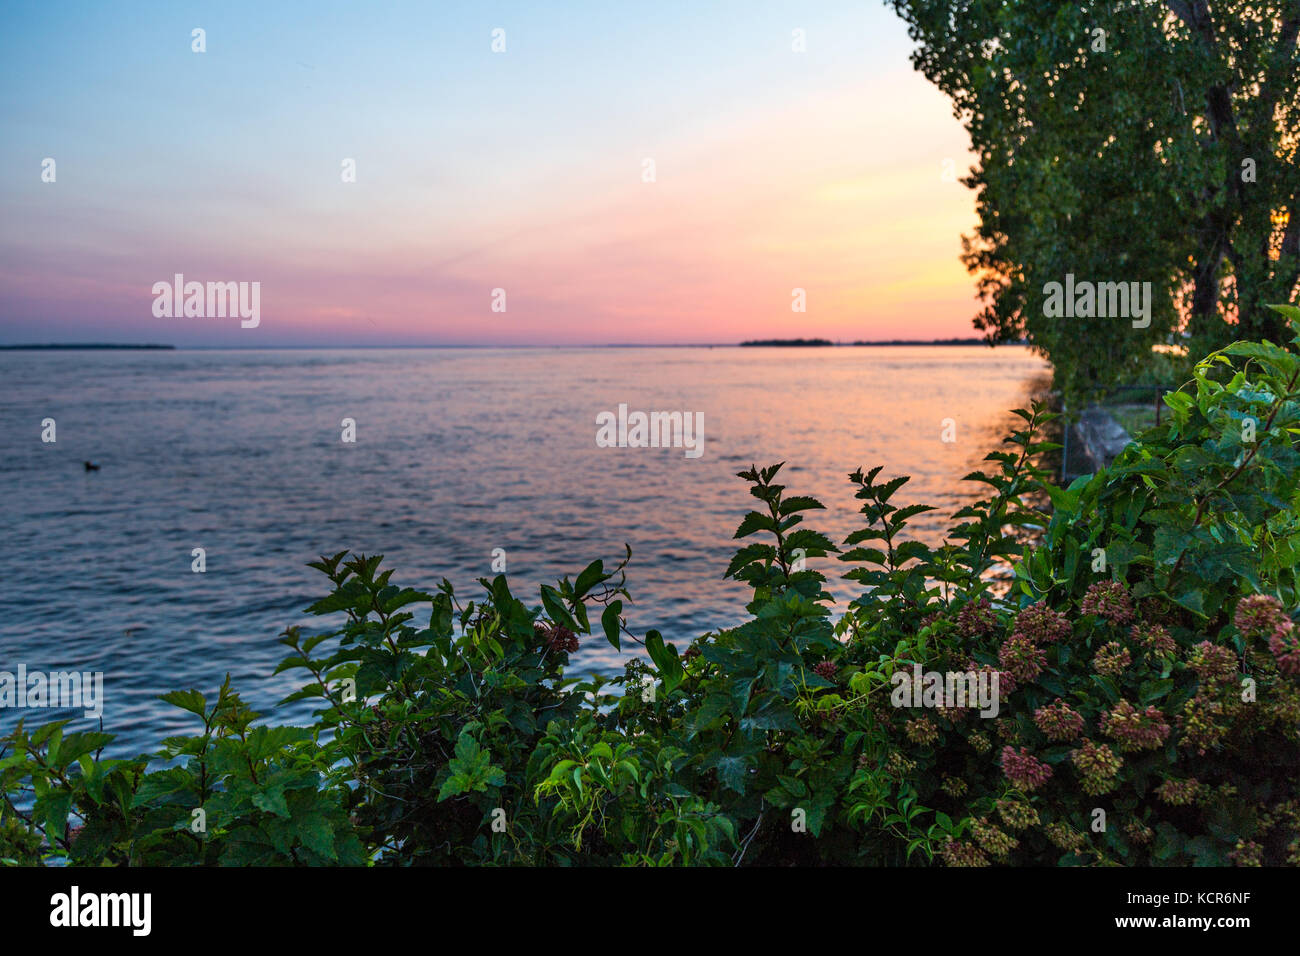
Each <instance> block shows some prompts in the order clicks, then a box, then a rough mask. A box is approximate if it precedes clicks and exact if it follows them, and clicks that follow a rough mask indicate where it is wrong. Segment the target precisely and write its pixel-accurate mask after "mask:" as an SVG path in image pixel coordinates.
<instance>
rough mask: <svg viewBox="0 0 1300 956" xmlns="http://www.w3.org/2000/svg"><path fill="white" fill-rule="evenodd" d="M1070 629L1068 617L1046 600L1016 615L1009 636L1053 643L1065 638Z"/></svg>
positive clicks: (1035, 641)
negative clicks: (1054, 609) (1049, 604)
mask: <svg viewBox="0 0 1300 956" xmlns="http://www.w3.org/2000/svg"><path fill="white" fill-rule="evenodd" d="M1072 630H1073V629H1072V628H1071V626H1070V619H1069V618H1068V617H1066V616H1065V615H1064V614H1062V613H1060V612H1059V611H1053V610H1052V609H1051V608H1050V607H1048V606H1047V602H1046V601H1039V602H1038V603H1037V604H1031V605H1029V607H1027V608H1024V609H1022V610H1021V612H1020V613H1019V614H1017V615H1016V624H1015V627H1014V628H1012V631H1011V636H1012V637H1013V638H1016V637H1021V638H1024V639H1025V640H1027V641H1029V642H1030V643H1032V644H1055V643H1057V642H1058V641H1064V640H1065V639H1067V638H1068V637H1069V636H1070V634H1071V633H1072Z"/></svg>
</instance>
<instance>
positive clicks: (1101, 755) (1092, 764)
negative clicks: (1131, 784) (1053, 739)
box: [1070, 740, 1123, 797]
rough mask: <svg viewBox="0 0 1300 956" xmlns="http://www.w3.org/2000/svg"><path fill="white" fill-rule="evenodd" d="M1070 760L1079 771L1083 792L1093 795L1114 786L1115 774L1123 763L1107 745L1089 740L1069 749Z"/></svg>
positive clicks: (1104, 791)
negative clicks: (1076, 748) (1073, 748)
mask: <svg viewBox="0 0 1300 956" xmlns="http://www.w3.org/2000/svg"><path fill="white" fill-rule="evenodd" d="M1070 760H1071V761H1072V762H1073V763H1074V767H1075V769H1076V770H1078V771H1079V779H1080V783H1081V786H1082V787H1083V792H1084V793H1086V794H1088V795H1089V796H1094V797H1095V796H1097V795H1098V794H1102V793H1106V792H1107V791H1109V790H1111V789H1112V788H1113V787H1114V786H1115V776H1116V775H1117V774H1118V773H1119V768H1120V766H1121V765H1122V764H1123V761H1121V760H1120V758H1119V757H1117V756H1115V754H1114V753H1113V752H1112V751H1111V749H1110V748H1109V747H1107V746H1106V745H1105V744H1098V743H1094V742H1093V741H1091V740H1085V741H1084V742H1083V745H1082V746H1081V747H1079V749H1078V750H1072V751H1070Z"/></svg>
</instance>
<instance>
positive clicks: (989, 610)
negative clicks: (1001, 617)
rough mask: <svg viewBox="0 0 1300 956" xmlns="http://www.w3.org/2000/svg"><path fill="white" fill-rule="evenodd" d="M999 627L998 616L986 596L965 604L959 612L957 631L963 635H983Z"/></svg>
mask: <svg viewBox="0 0 1300 956" xmlns="http://www.w3.org/2000/svg"><path fill="white" fill-rule="evenodd" d="M997 627H998V616H997V614H996V613H995V612H994V611H993V606H992V605H991V604H989V602H988V601H986V600H984V598H980V599H979V600H978V601H972V602H970V603H969V604H966V605H963V606H962V609H961V610H960V611H958V612H957V633H959V634H961V636H962V637H983V636H984V635H985V634H992V633H993V632H994V631H995V630H997Z"/></svg>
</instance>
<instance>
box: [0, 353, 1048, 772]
mask: <svg viewBox="0 0 1300 956" xmlns="http://www.w3.org/2000/svg"><path fill="white" fill-rule="evenodd" d="M0 380H3V382H4V386H3V389H2V390H0V440H2V441H3V445H2V448H3V455H0V502H3V504H0V508H2V509H3V524H4V528H5V547H4V548H3V551H0V580H2V581H3V585H4V590H5V593H6V594H7V596H8V597H7V601H8V603H7V607H6V611H5V614H4V615H3V618H0V671H8V672H10V673H15V672H16V670H17V667H18V666H19V665H25V667H26V668H27V670H28V671H29V672H49V671H60V670H77V671H86V672H103V675H104V678H103V680H104V706H103V710H104V717H103V719H104V725H105V729H107V730H110V731H112V732H114V733H117V734H119V735H120V736H119V739H118V740H117V742H116V743H115V745H114V747H113V748H112V749H113V751H114V752H115V753H117V754H134V753H138V752H141V751H144V750H147V749H152V748H153V747H155V746H156V744H157V743H158V741H159V740H160V739H161V737H162V735H164V734H166V733H175V732H190V731H192V730H193V726H194V725H193V721H192V720H191V719H189V718H187V717H186V716H185V715H183V714H181V712H179V711H175V710H174V709H172V708H170V707H169V706H168V705H165V704H162V703H161V702H160V701H158V700H157V697H156V695H158V694H160V693H163V692H165V691H168V690H172V689H177V688H187V687H196V688H199V689H200V690H202V691H204V692H205V693H208V694H209V695H212V694H214V693H215V690H216V687H217V685H218V684H219V683H220V681H221V679H222V677H223V675H224V674H225V673H226V672H227V671H229V672H230V673H231V674H232V675H233V678H234V683H235V686H236V688H237V689H238V690H240V691H241V693H243V695H244V697H245V699H246V700H247V701H249V702H250V703H251V704H252V705H253V706H254V707H255V708H257V709H259V710H265V709H266V708H268V707H269V706H270V705H271V704H272V703H274V701H276V700H278V699H279V698H280V697H282V696H283V695H284V694H286V693H288V692H289V691H290V690H293V689H295V688H296V686H297V678H296V677H294V676H293V675H291V674H290V675H280V676H279V677H276V678H272V677H271V671H272V670H273V669H274V667H275V665H276V663H278V661H279V660H280V658H281V657H282V656H283V654H282V652H283V651H284V650H285V648H283V647H282V646H281V645H280V644H278V643H277V635H278V634H279V633H280V632H281V631H282V630H283V629H284V628H285V626H286V625H289V624H302V625H304V626H305V627H306V628H308V629H312V628H315V627H318V626H319V624H320V620H319V619H316V618H313V617H311V616H310V615H305V614H304V613H303V608H305V607H306V606H307V605H308V604H310V603H311V602H312V601H313V600H315V599H316V598H318V597H319V596H321V595H323V594H324V593H325V590H326V589H325V588H324V587H323V586H322V585H323V584H324V583H327V582H325V579H324V578H323V577H322V576H320V575H319V574H318V573H317V572H316V571H313V570H311V569H309V568H307V567H305V564H306V562H307V561H310V560H313V559H314V558H315V557H316V556H317V555H319V554H322V553H329V554H332V553H334V552H337V551H340V550H343V549H345V548H346V549H353V550H357V551H365V552H368V553H383V554H385V555H387V556H388V559H389V565H390V566H394V567H396V568H397V573H396V574H395V575H394V579H393V580H394V583H398V584H407V585H412V586H416V587H423V588H426V589H429V590H432V588H433V587H434V586H435V585H436V583H437V582H438V581H439V580H440V579H441V578H442V577H444V576H445V577H447V578H449V579H450V580H451V581H452V583H453V584H455V585H456V587H457V591H458V593H461V594H463V595H466V596H471V597H472V596H474V590H475V589H476V588H477V585H476V584H475V581H476V579H477V578H479V577H482V576H486V577H491V576H492V574H493V570H492V564H493V558H494V553H495V554H496V556H497V557H498V558H501V557H504V560H505V562H506V565H507V571H508V574H509V577H510V578H511V582H512V588H513V590H514V593H515V594H516V595H517V596H519V597H521V598H523V599H524V600H526V601H527V602H528V603H530V604H537V603H539V600H538V598H537V590H536V589H537V585H538V584H539V583H544V582H551V581H553V580H554V579H555V578H557V577H561V576H563V575H565V574H569V575H572V576H576V574H577V572H579V571H580V570H582V568H583V567H584V566H586V564H587V563H588V562H590V561H591V560H592V559H594V558H597V557H599V558H604V559H605V561H606V563H607V564H609V563H612V562H613V561H615V560H617V559H618V558H620V557H621V556H622V554H623V545H624V542H626V543H627V544H629V545H630V546H631V548H632V562H631V564H630V566H629V569H628V586H629V588H630V590H631V592H632V597H633V599H634V600H635V601H636V604H635V605H634V606H633V607H631V608H629V612H628V613H629V618H630V625H631V627H632V628H633V630H634V631H635V632H636V633H638V634H639V633H643V632H644V630H646V629H648V628H652V627H653V628H658V629H660V630H661V631H662V632H663V633H664V635H665V637H667V638H669V639H672V640H675V641H678V642H685V641H687V640H689V639H690V638H692V637H694V636H696V635H698V634H699V633H702V632H703V631H706V630H710V629H716V628H719V627H726V626H729V625H733V624H735V623H736V622H738V621H739V620H741V619H742V618H743V615H744V604H745V599H746V598H745V592H744V591H743V589H742V588H741V587H740V586H738V585H735V584H734V583H732V582H728V581H724V580H723V579H722V573H723V571H724V570H725V568H726V565H727V561H728V560H729V558H730V555H731V553H732V552H733V551H734V549H735V547H736V546H737V544H736V543H735V542H733V541H732V534H733V532H734V530H735V528H736V526H737V524H738V523H739V522H740V519H741V518H742V516H743V515H744V513H745V512H746V511H747V510H748V509H749V506H750V503H751V502H752V501H753V499H752V498H751V497H750V496H749V494H748V492H747V488H746V485H745V483H744V482H742V481H741V480H740V479H738V478H736V477H734V475H735V473H736V472H737V471H740V470H741V469H743V468H746V467H748V466H749V465H750V464H751V463H756V464H759V465H762V464H769V463H774V462H778V461H787V462H788V463H789V464H788V465H787V466H786V469H785V470H784V471H783V473H782V474H783V476H784V480H785V483H786V485H787V486H788V487H789V488H790V489H791V491H792V492H796V493H800V494H812V495H816V496H818V497H820V498H821V499H822V500H823V502H824V503H825V504H826V505H827V508H828V511H826V512H813V513H811V517H810V519H809V522H810V526H812V527H815V528H818V529H819V530H822V531H825V532H827V533H828V534H830V536H831V537H832V540H835V541H837V542H838V541H842V539H843V537H844V536H845V535H846V534H848V533H849V532H850V531H851V530H853V529H855V528H856V527H858V521H857V520H856V519H857V518H858V517H860V516H858V515H857V514H856V502H855V501H854V499H853V497H852V487H851V486H850V484H849V482H848V481H847V478H846V476H847V475H848V473H849V472H851V471H853V470H854V469H855V468H858V467H863V468H867V467H872V466H874V465H877V464H882V465H884V466H885V473H886V474H909V475H912V476H913V480H912V482H911V484H909V485H907V486H905V488H904V489H903V491H901V492H900V493H899V495H898V497H897V498H896V500H898V501H907V502H923V503H927V504H932V505H935V506H938V507H939V508H940V511H939V512H938V513H937V514H931V515H923V516H921V517H920V518H918V519H916V521H915V524H914V525H913V529H914V530H915V533H916V534H917V536H919V537H921V538H923V539H925V540H927V541H929V542H930V543H934V544H937V543H938V541H939V534H940V530H941V529H942V528H944V527H946V522H947V518H948V516H950V515H951V513H952V512H954V511H956V510H957V509H958V508H960V507H961V506H962V505H964V504H965V503H967V502H968V501H970V500H972V499H973V498H974V497H976V496H977V495H978V494H979V491H980V488H981V486H979V485H976V484H974V483H970V482H967V483H962V482H961V481H960V479H961V477H962V476H963V475H965V474H966V473H968V472H969V471H971V470H973V469H975V468H977V467H980V462H981V459H982V458H983V457H984V455H985V454H986V453H987V452H988V451H990V450H992V449H993V448H995V447H996V445H997V443H998V441H999V440H1000V439H1001V437H1002V435H1004V434H1006V433H1007V432H1008V431H1009V430H1010V429H1011V428H1012V427H1013V424H1014V422H1015V421H1016V420H1015V419H1014V418H1013V417H1012V416H1010V415H1009V414H1008V411H1007V410H1008V409H1011V408H1014V407H1017V406H1023V405H1026V404H1027V403H1028V402H1029V400H1030V396H1031V395H1032V394H1036V393H1038V392H1040V391H1041V390H1042V389H1043V388H1044V387H1045V386H1046V384H1047V367H1046V365H1045V363H1044V362H1043V361H1042V360H1041V359H1040V358H1038V357H1037V356H1035V355H1033V354H1032V353H1030V352H1029V351H1028V350H1027V349H1025V348H1023V347H1002V348H998V349H996V350H992V349H988V348H985V347H978V346H930V347H924V346H918V347H853V348H849V347H845V348H739V347H734V348H733V347H716V348H591V349H541V348H539V349H400V350H350V351H345V350H337V351H332V350H323V351H306V350H303V351H298V350H284V351H50V352H16V351H5V352H0ZM620 405H625V406H626V408H627V410H628V411H629V414H630V413H631V412H636V411H641V412H645V413H650V412H656V411H659V412H674V411H676V412H681V413H683V414H684V416H685V418H684V420H686V421H690V422H695V421H699V422H701V423H702V434H701V435H694V434H693V433H692V435H691V436H688V437H691V438H693V439H694V440H695V442H696V445H697V450H698V451H699V452H700V453H699V454H698V456H695V455H694V454H687V452H688V451H689V450H690V449H688V448H684V447H618V446H617V445H615V446H614V447H600V446H599V445H598V443H597V431H598V428H597V419H598V416H600V415H601V413H603V412H604V413H611V414H613V415H618V414H619V406H620ZM47 418H52V419H54V420H55V429H56V432H55V436H56V441H54V442H52V443H49V442H43V441H42V421H43V420H44V419H47ZM345 419H350V420H351V421H352V422H353V423H354V425H353V428H352V430H353V433H354V437H355V441H351V442H346V441H344V440H343V438H344V432H345V425H344V424H343V422H344V420H345ZM945 419H951V421H950V422H948V423H946V424H947V426H948V431H949V434H948V436H947V437H950V438H954V439H955V440H952V441H944V440H943V437H944V434H943V433H944V429H945ZM633 439H635V435H634V436H633ZM602 444H605V445H608V444H609V442H603V443H602ZM627 444H635V440H633V441H629V442H627ZM85 460H90V461H93V462H95V463H97V464H98V465H99V466H100V467H99V470H98V471H87V470H86V469H85V468H84V467H83V464H82V463H83V461H85ZM196 548H202V549H204V554H205V565H206V570H205V571H204V572H203V573H195V572H194V571H193V570H192V562H193V561H194V558H193V557H192V554H193V551H194V549H196ZM814 566H817V567H821V568H822V569H823V570H825V571H826V572H827V573H828V574H838V573H839V572H840V570H841V568H842V567H843V566H841V565H839V564H838V562H834V561H829V560H828V561H823V562H820V563H819V564H815V565H814ZM846 584H847V583H846V582H840V581H836V582H835V583H834V584H833V587H832V590H833V592H834V593H835V594H836V595H837V596H838V597H841V598H843V597H847V596H851V595H852V593H853V592H852V589H851V588H850V587H847V586H846ZM573 665H574V667H576V668H578V669H581V670H583V671H586V672H597V673H606V674H613V673H617V672H620V671H621V669H622V662H621V660H620V655H618V654H617V653H616V652H615V651H614V650H613V648H611V647H610V646H609V645H608V643H607V642H606V641H605V640H604V638H603V637H600V636H595V637H592V638H588V639H585V640H584V642H583V646H582V648H581V649H580V650H579V651H578V652H577V653H576V654H575V655H574V656H573ZM308 710H309V708H305V707H302V706H301V705H300V707H299V709H298V710H297V711H291V712H288V713H289V715H290V716H292V715H297V716H302V715H305V714H306V713H307V712H308ZM20 716H25V717H26V718H27V720H28V722H29V724H35V723H40V722H44V720H47V719H54V718H55V717H56V716H59V717H62V716H76V717H77V718H78V719H77V720H76V721H75V722H74V726H75V727H77V728H84V729H89V728H91V727H92V726H94V722H92V721H90V720H87V719H85V718H84V717H82V716H80V712H74V713H72V714H69V713H66V712H62V711H53V710H46V711H40V710H9V709H0V730H8V729H10V728H11V727H12V726H13V723H14V722H15V721H16V720H17V719H18V717H20Z"/></svg>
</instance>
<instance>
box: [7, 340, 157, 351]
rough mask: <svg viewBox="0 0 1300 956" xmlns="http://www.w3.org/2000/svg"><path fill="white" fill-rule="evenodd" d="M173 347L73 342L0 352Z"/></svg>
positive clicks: (13, 346)
mask: <svg viewBox="0 0 1300 956" xmlns="http://www.w3.org/2000/svg"><path fill="white" fill-rule="evenodd" d="M174 348H176V346H174V345H152V344H146V345H130V344H127V345H118V344H112V343H104V342H73V343H70V344H65V345H58V344H53V343H51V344H49V345H0V350H8V351H14V350H23V349H26V350H29V351H30V350H46V349H174Z"/></svg>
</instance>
